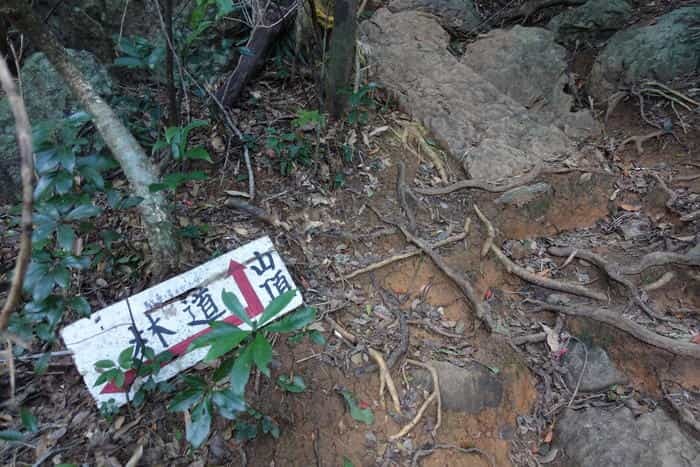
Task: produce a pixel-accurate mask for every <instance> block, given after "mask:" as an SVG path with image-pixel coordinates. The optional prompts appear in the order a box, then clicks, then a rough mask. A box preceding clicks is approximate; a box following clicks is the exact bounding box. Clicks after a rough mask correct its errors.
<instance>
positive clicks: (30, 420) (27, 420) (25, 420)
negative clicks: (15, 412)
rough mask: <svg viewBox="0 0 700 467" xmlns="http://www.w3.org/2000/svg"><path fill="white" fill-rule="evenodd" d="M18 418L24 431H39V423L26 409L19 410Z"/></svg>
mask: <svg viewBox="0 0 700 467" xmlns="http://www.w3.org/2000/svg"><path fill="white" fill-rule="evenodd" d="M19 417H20V419H21V420H22V426H23V427H24V429H25V430H27V431H31V432H32V433H36V432H37V431H39V422H38V420H37V418H36V416H35V415H34V414H33V413H31V412H30V411H29V409H27V408H26V407H22V408H21V409H20V410H19Z"/></svg>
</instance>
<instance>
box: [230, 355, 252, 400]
mask: <svg viewBox="0 0 700 467" xmlns="http://www.w3.org/2000/svg"><path fill="white" fill-rule="evenodd" d="M252 364H253V355H252V353H251V351H250V345H249V346H248V347H246V348H245V349H243V350H242V351H241V353H240V354H239V356H238V358H236V361H235V362H234V363H233V367H232V368H231V373H230V375H229V376H230V383H231V390H232V391H233V393H234V394H237V395H239V396H241V397H242V396H243V395H244V394H245V386H246V384H248V378H250V369H251V367H252Z"/></svg>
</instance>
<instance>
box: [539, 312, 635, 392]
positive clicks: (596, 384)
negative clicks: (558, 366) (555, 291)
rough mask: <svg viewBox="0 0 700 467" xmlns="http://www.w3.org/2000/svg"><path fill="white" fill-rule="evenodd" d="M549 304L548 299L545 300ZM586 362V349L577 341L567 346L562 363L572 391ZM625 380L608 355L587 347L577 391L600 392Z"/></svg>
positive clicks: (598, 348)
mask: <svg viewBox="0 0 700 467" xmlns="http://www.w3.org/2000/svg"><path fill="white" fill-rule="evenodd" d="M547 301H548V302H549V299H547ZM585 361H586V349H585V348H584V347H583V345H582V344H580V343H579V342H577V341H574V343H573V344H572V345H570V346H569V349H568V352H567V353H566V355H565V356H564V359H563V361H562V363H563V364H564V368H565V369H566V384H567V385H568V386H569V389H571V390H573V389H574V388H575V387H576V384H577V383H578V379H579V377H581V370H582V369H583V364H584V362H585ZM626 382H627V378H625V375H623V374H622V373H620V372H619V371H618V369H617V368H616V367H615V364H614V363H613V362H612V360H610V357H609V356H608V353H607V352H606V351H605V350H604V349H602V348H600V347H598V346H595V345H594V346H589V347H588V361H587V362H586V369H585V371H584V372H583V377H582V379H581V386H580V387H579V391H583V392H596V391H602V390H605V389H607V388H609V387H610V386H612V385H614V384H625V383H626Z"/></svg>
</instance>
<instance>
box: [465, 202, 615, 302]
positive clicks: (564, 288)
mask: <svg viewBox="0 0 700 467" xmlns="http://www.w3.org/2000/svg"><path fill="white" fill-rule="evenodd" d="M475 211H476V214H477V216H479V219H481V221H482V222H483V223H484V225H485V226H486V228H487V229H488V230H489V231H491V230H493V225H492V224H491V222H490V221H489V220H488V219H487V218H486V216H484V215H483V214H482V213H481V211H479V210H478V208H476V206H475ZM491 251H492V252H493V254H494V255H495V256H496V258H498V260H499V261H500V262H501V263H502V264H503V266H504V267H505V268H506V270H507V271H508V272H510V273H513V274H515V275H516V276H518V277H519V278H521V279H522V280H524V281H526V282H530V283H531V284H535V285H538V286H540V287H545V288H547V289H552V290H558V291H560V292H566V293H570V294H573V295H579V296H581V297H587V298H592V299H595V300H600V301H606V300H607V297H606V296H605V295H603V294H601V293H600V292H595V291H593V290H590V289H587V288H586V287H582V286H580V285H576V284H569V283H566V282H560V281H556V280H554V279H549V278H547V277H542V276H538V275H536V274H533V273H531V272H530V271H528V270H526V269H525V268H522V267H520V266H518V265H517V264H515V263H514V262H513V261H511V260H510V258H508V257H507V256H506V255H505V254H504V253H503V251H501V249H500V248H498V247H497V246H496V245H494V244H493V243H492V244H491Z"/></svg>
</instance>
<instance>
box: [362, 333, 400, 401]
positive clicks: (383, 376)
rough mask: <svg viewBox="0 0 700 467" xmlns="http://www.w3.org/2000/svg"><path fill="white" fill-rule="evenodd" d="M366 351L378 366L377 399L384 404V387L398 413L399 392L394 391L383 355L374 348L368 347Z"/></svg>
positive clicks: (394, 387)
mask: <svg viewBox="0 0 700 467" xmlns="http://www.w3.org/2000/svg"><path fill="white" fill-rule="evenodd" d="M367 351H368V352H369V355H370V357H372V358H373V359H374V361H375V362H377V366H378V367H379V400H380V401H382V404H384V388H385V387H386V388H387V389H388V390H389V395H390V396H391V401H392V402H393V404H394V410H395V411H396V413H399V414H400V413H401V403H400V402H399V393H398V392H397V391H396V385H395V384H394V380H393V379H392V378H391V373H390V372H389V368H387V366H386V362H385V361H384V357H383V356H382V354H381V353H380V352H379V351H377V350H374V349H373V348H371V347H370V348H368V349H367Z"/></svg>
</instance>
